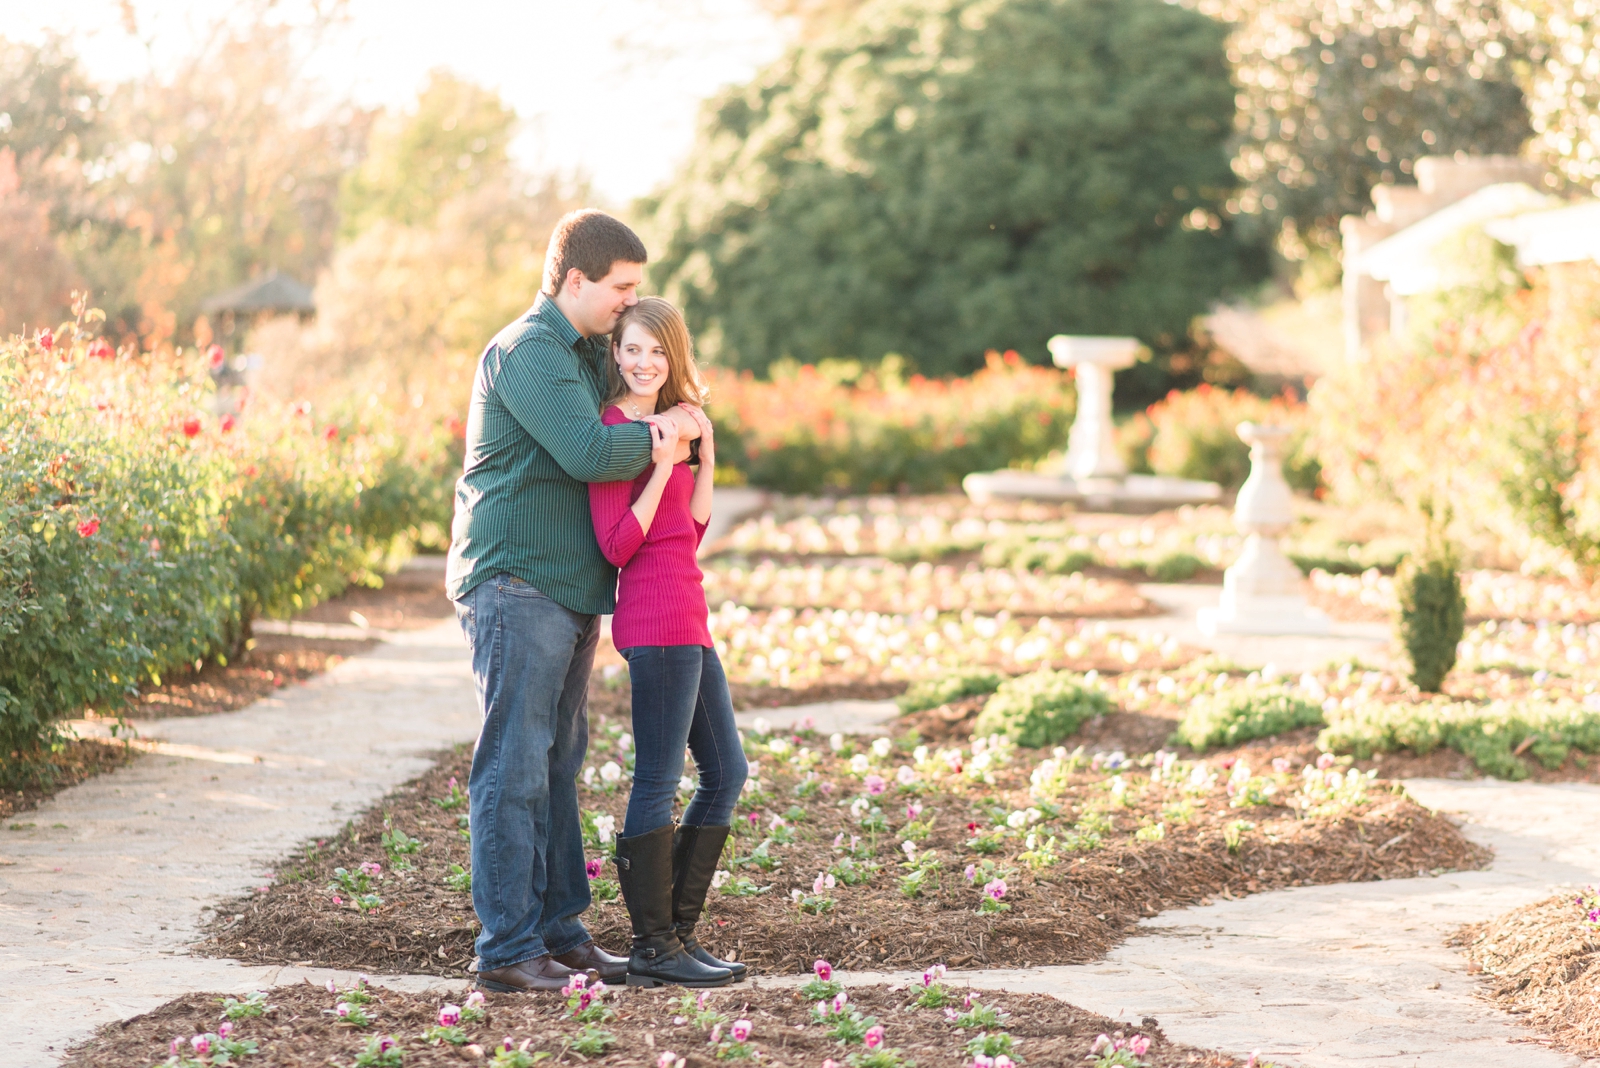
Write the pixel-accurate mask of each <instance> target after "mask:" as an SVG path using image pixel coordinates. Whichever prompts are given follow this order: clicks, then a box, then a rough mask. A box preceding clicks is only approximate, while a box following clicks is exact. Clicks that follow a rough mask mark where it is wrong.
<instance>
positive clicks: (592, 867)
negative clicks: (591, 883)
mask: <svg viewBox="0 0 1600 1068" xmlns="http://www.w3.org/2000/svg"><path fill="white" fill-rule="evenodd" d="M605 863H606V862H605V861H603V860H599V859H596V860H591V861H588V862H587V863H585V864H584V866H583V870H584V871H585V872H586V873H587V874H588V876H589V878H591V879H598V878H599V877H600V872H601V870H602V869H604V867H605Z"/></svg>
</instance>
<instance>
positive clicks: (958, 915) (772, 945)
mask: <svg viewBox="0 0 1600 1068" xmlns="http://www.w3.org/2000/svg"><path fill="white" fill-rule="evenodd" d="M602 687H603V684H597V693H600V692H602ZM606 701H610V702H612V703H610V704H609V705H608V704H606V703H605V702H606ZM619 704H620V702H619V701H618V700H617V697H616V695H615V694H612V695H609V696H607V697H606V698H605V700H602V701H597V702H595V705H594V706H592V707H591V717H592V731H593V733H592V738H591V752H590V762H589V765H588V766H587V767H586V769H585V771H584V773H583V777H582V787H581V789H580V798H581V800H582V803H583V806H584V809H585V813H586V815H585V827H586V836H587V840H588V845H589V851H590V856H591V858H592V861H593V862H594V863H593V865H592V868H591V888H592V890H593V895H594V898H595V901H596V905H595V908H594V909H593V910H592V911H591V912H590V913H589V915H588V917H587V922H588V923H589V924H590V926H591V929H592V930H594V932H595V933H596V935H597V937H599V938H600V939H601V940H602V941H603V942H604V943H606V944H612V945H619V946H620V945H622V944H624V943H625V941H626V937H627V935H626V930H627V920H626V915H625V912H624V910H623V908H622V905H621V902H620V901H619V900H618V899H617V887H616V884H615V875H614V872H612V870H611V869H610V866H609V860H608V857H609V853H610V850H611V848H612V842H613V839H614V835H615V833H616V829H617V828H618V827H619V826H620V821H621V818H622V814H623V810H624V807H625V804H626V798H627V786H628V773H629V768H630V767H631V765H632V739H631V737H630V736H629V735H628V733H627V731H626V729H625V723H626V719H625V718H623V717H622V716H619V715H618V713H619V712H620V711H621V708H620V707H619ZM622 707H625V705H624V706H622ZM746 744H747V751H748V754H749V757H750V760H751V765H752V769H751V770H752V778H751V785H750V786H749V788H748V789H747V791H746V793H745V795H744V797H743V798H742V800H741V803H740V806H739V809H738V811H737V813H736V833H735V835H734V836H733V838H732V839H731V841H730V844H729V848H728V852H727V853H726V854H725V857H724V862H723V867H722V868H721V873H720V874H719V875H718V876H717V879H716V889H715V890H714V891H713V893H712V895H711V901H710V905H709V911H708V920H707V923H706V926H705V929H704V941H705V942H706V943H707V944H708V945H709V946H711V947H713V950H714V951H716V952H721V953H723V954H725V955H733V956H737V957H738V958H739V959H742V960H746V961H749V962H750V963H751V965H752V966H753V967H754V968H756V969H757V970H758V971H766V972H768V973H771V974H776V973H781V972H792V971H794V970H796V969H802V968H805V967H807V966H809V963H810V961H811V960H812V959H813V958H815V957H826V958H828V959H830V960H834V961H836V962H839V963H840V964H842V965H844V966H848V967H864V966H881V967H925V966H928V965H930V964H933V963H936V962H944V963H946V964H948V965H950V966H952V967H968V966H979V965H1005V964H1015V965H1026V964H1044V963H1069V962H1081V961H1088V960H1093V959H1096V958H1097V957H1099V956H1100V955H1101V954H1103V953H1104V952H1105V951H1106V950H1107V949H1108V948H1109V947H1110V946H1111V945H1113V944H1115V943H1116V942H1117V941H1119V940H1120V939H1121V938H1122V937H1124V936H1125V935H1126V934H1127V933H1128V931H1129V930H1130V929H1131V928H1132V926H1133V925H1134V924H1135V923H1137V922H1138V920H1140V919H1141V918H1143V917H1145V916H1149V915H1154V914H1155V913H1156V912H1158V911H1160V910H1162V909H1165V908H1172V907H1179V906H1182V905H1186V904H1193V903H1196V902H1199V901H1203V900H1209V899H1210V898H1212V897H1219V896H1220V897H1229V896H1234V895H1240V894H1246V893H1252V892H1255V891H1258V890H1264V889H1270V888H1274V887H1282V886H1290V885H1306V884H1313V883H1325V882H1342V881H1351V880H1362V879H1373V878H1388V877H1412V876H1415V875H1417V874H1418V873H1419V872H1422V873H1426V872H1430V871H1438V870H1442V869H1449V868H1459V867H1472V866H1475V865H1476V864H1478V863H1480V862H1481V860H1482V859H1483V857H1484V854H1483V852H1482V851H1481V850H1478V849H1477V848H1476V847H1474V846H1472V845H1470V844H1469V843H1468V842H1467V841H1466V840H1465V839H1464V838H1462V837H1461V835H1460V834H1459V832H1457V831H1456V829H1455V828H1454V827H1453V826H1452V825H1451V824H1450V823H1449V822H1448V821H1446V820H1444V819H1442V818H1440V817H1437V816H1433V815H1430V814H1429V813H1427V812H1425V811H1424V810H1422V809H1420V808H1419V807H1417V806H1416V805H1415V804H1413V803H1412V802H1411V801H1409V800H1408V799H1407V798H1405V797H1404V795H1403V793H1401V792H1399V791H1398V790H1397V789H1396V788H1395V787H1394V785H1393V784H1391V783H1388V782H1385V781H1382V780H1377V779H1375V778H1374V777H1372V776H1371V775H1366V774H1362V773H1360V772H1357V771H1355V770H1354V769H1352V768H1350V767H1348V766H1346V765H1343V764H1336V763H1334V762H1333V760H1334V758H1332V757H1331V756H1329V757H1325V758H1324V759H1323V760H1322V761H1321V766H1313V767H1310V768H1307V767H1305V766H1303V765H1291V764H1290V763H1288V762H1287V761H1280V762H1278V763H1277V764H1274V763H1271V762H1267V763H1262V764H1253V763H1246V762H1244V761H1240V760H1237V759H1230V760H1224V761H1218V762H1216V763H1209V762H1206V761H1203V760H1202V761H1196V760H1180V759H1179V758H1178V756H1177V754H1176V753H1174V752H1172V751H1170V750H1165V751H1161V752H1157V753H1145V754H1143V755H1141V756H1138V757H1136V758H1132V759H1130V758H1129V757H1128V756H1126V755H1124V754H1123V753H1120V752H1117V753H1100V754H1089V753H1086V752H1084V751H1083V750H1082V749H1074V750H1070V751H1069V750H1068V749H1066V748H1062V747H1057V748H1056V749H1055V750H1053V751H1051V750H1045V751H1036V750H1035V751H1029V750H1021V749H1018V748H1017V747H1016V746H1014V745H1012V744H1011V743H1010V742H1008V741H1007V740H1005V739H1004V738H1002V737H999V736H995V737H990V738H978V739H972V740H970V742H968V743H967V744H947V743H942V744H927V743H920V742H918V741H917V739H915V738H914V737H912V736H910V735H902V736H901V737H900V738H898V739H889V738H880V739H876V740H870V739H865V738H854V737H845V736H842V735H841V736H834V737H821V736H818V735H816V734H815V733H814V732H811V733H808V732H804V731H801V732H798V733H788V732H785V733H776V732H771V731H770V730H767V729H758V730H755V731H751V732H747V733H746ZM468 764H469V756H468V754H467V753H466V752H465V751H461V752H457V753H453V754H450V755H448V756H446V757H445V758H444V759H443V760H442V761H441V763H440V764H439V765H438V766H437V767H436V768H435V769H434V770H433V771H432V772H430V773H429V774H428V775H427V776H424V777H423V778H422V779H420V780H418V781H416V782H414V783H412V784H408V785H407V786H405V787H403V788H401V789H400V790H398V791H396V792H395V793H394V794H392V795H391V796H390V797H388V798H386V799H385V800H384V801H383V802H381V803H380V804H379V805H377V806H375V807H374V808H373V809H372V810H370V811H369V812H368V813H366V814H364V815H363V816H361V817H360V818H359V819H357V820H355V821H353V822H352V823H351V825H350V826H349V827H348V828H346V830H345V831H344V832H342V833H341V834H339V835H336V836H334V837H332V838H329V839H326V840H323V841H321V842H317V843H308V845H307V846H306V847H305V848H304V849H303V850H302V851H301V853H300V854H299V855H298V856H291V857H288V858H284V859H283V860H282V861H281V862H280V863H279V864H277V865H276V866H275V873H276V878H275V879H274V880H273V881H271V882H270V883H268V884H266V885H265V886H264V887H263V888H262V889H261V890H259V891H257V892H256V893H254V894H252V895H250V896H248V897H247V898H243V899H240V900H238V901H235V902H233V903H230V904H227V905H224V906H222V907H221V908H219V910H218V915H217V918H216V919H215V921H214V922H213V923H212V925H211V927H210V930H209V935H210V939H209V941H207V942H206V943H205V944H204V951H205V952H208V953H212V954H216V955H221V956H228V957H235V958H240V959H245V960H256V961H270V962H275V963H301V964H307V963H309V964H312V965H318V966H336V967H348V968H364V969H368V970H371V971H385V972H424V973H434V974H445V975H464V974H466V973H465V971H464V969H465V968H466V967H467V965H468V964H469V963H470V961H471V955H472V950H471V943H472V938H473V937H474V934H475V929H476V925H475V921H474V918H473V915H472V906H471V899H470V895H469V894H468V892H467V891H468V889H469V888H470V879H471V876H470V859H469V856H468V836H469V835H470V827H469V826H467V824H466V819H465V817H466V812H467V805H466V796H465V792H464V790H463V789H462V785H461V784H462V783H464V782H465V781H466V772H467V767H468Z"/></svg>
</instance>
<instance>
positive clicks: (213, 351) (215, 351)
mask: <svg viewBox="0 0 1600 1068" xmlns="http://www.w3.org/2000/svg"><path fill="white" fill-rule="evenodd" d="M227 360H228V356H227V353H225V352H223V351H222V346H221V345H212V346H211V347H210V348H209V349H206V362H208V363H210V364H211V369H212V370H213V371H220V370H222V365H223V364H224V363H226V362H227Z"/></svg>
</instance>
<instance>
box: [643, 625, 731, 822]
mask: <svg viewBox="0 0 1600 1068" xmlns="http://www.w3.org/2000/svg"><path fill="white" fill-rule="evenodd" d="M621 653H622V655H623V657H625V658H626V659H627V661H628V674H629V676H630V678H631V679H632V683H633V738H634V765H633V792H632V793H631V794H629V796H628V815H627V817H626V818H625V819H624V820H623V825H622V833H623V835H624V836H625V837H628V838H632V837H634V836H635V835H640V834H644V833H646V832H647V831H653V830H655V829H656V828H657V827H664V826H666V825H667V824H669V823H671V822H672V803H673V801H674V800H675V799H676V798H677V796H678V780H679V779H681V778H682V777H683V748H684V746H685V745H686V744H687V745H688V747H689V752H690V753H691V754H692V755H693V756H694V763H695V767H696V768H697V769H698V771H699V774H700V781H699V785H698V787H697V789H696V790H695V792H694V797H693V799H691V800H690V802H689V806H688V807H687V808H685V809H684V811H683V824H684V826H688V827H699V826H711V827H722V826H726V825H727V823H728V821H729V820H730V819H731V818H732V816H733V805H734V802H736V801H738V800H739V792H740V791H741V790H742V789H744V780H745V776H746V775H747V774H749V771H750V768H749V765H748V764H746V763H745V759H744V747H743V746H741V745H740V744H739V732H738V728H737V727H736V726H735V724H734V721H733V699H732V698H731V697H730V696H729V695H728V679H727V676H725V675H724V674H723V673H722V661H721V660H719V659H718V658H717V651H716V650H715V649H713V648H710V647H707V646H702V645H638V646H634V647H632V648H629V649H623V650H621Z"/></svg>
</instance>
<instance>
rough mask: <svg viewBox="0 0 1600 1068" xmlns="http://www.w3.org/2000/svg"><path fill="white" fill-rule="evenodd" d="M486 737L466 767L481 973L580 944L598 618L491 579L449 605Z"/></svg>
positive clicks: (585, 936)
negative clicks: (582, 789) (583, 798)
mask: <svg viewBox="0 0 1600 1068" xmlns="http://www.w3.org/2000/svg"><path fill="white" fill-rule="evenodd" d="M456 616H457V618H458V619H459V620H460V621H461V629H462V630H463V631H464V632H465V633H466V636H467V645H468V646H469V647H470V648H471V650H472V675H473V678H474V679H475V680H476V682H477V688H478V708H479V711H480V712H482V714H483V727H482V730H481V731H480V732H479V734H478V749H477V752H476V753H475V754H474V756H473V758H472V777H471V780H470V790H471V795H472V797H471V805H472V906H473V908H474V909H476V910H477V913H478V920H479V922H481V923H482V924H483V931H482V933H481V934H479V935H478V947H477V948H478V970H479V971H490V970H492V969H495V968H505V967H508V966H510V965H512V964H518V963H521V962H522V961H525V960H532V959H533V958H535V957H540V956H543V955H544V954H546V953H551V954H556V955H560V954H562V953H566V952H568V951H569V950H572V949H576V948H577V947H579V946H581V945H583V944H584V943H585V942H587V941H589V932H588V931H587V930H585V928H584V926H583V923H582V922H581V921H580V920H579V919H578V917H579V916H580V915H581V914H582V913H583V911H584V910H585V909H587V908H588V907H589V879H588V875H587V874H586V873H585V871H584V867H583V864H584V856H583V829H582V825H581V824H580V822H579V817H578V784H577V779H578V772H579V770H580V769H581V768H582V767H583V758H584V755H585V754H586V753H587V752H588V748H589V669H590V668H591V667H593V666H594V650H595V645H596V643H597V642H598V641H599V637H600V625H599V618H598V617H597V616H591V615H585V614H584V613H581V612H573V611H571V610H570V609H567V608H564V607H562V606H561V605H559V604H557V603H556V602H555V601H552V600H551V599H550V598H548V597H546V596H545V595H544V594H542V593H540V592H539V591H538V590H536V589H534V588H533V587H532V586H530V585H528V584H527V583H526V582H523V581H522V580H521V579H518V578H514V577H512V576H511V575H507V574H500V575H496V576H495V577H494V578H491V579H488V580H487V581H485V582H481V583H479V584H478V585H477V586H475V587H473V588H472V589H471V590H469V591H468V592H467V593H466V595H465V596H463V597H462V598H461V600H459V601H457V602H456Z"/></svg>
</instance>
